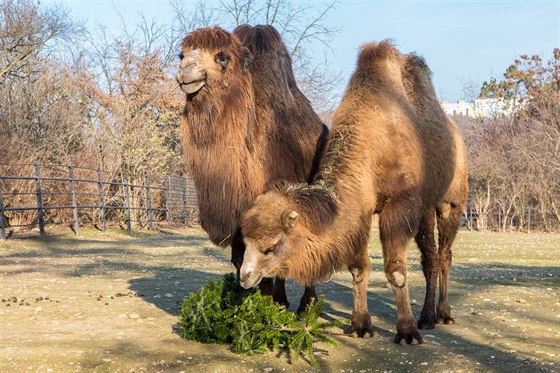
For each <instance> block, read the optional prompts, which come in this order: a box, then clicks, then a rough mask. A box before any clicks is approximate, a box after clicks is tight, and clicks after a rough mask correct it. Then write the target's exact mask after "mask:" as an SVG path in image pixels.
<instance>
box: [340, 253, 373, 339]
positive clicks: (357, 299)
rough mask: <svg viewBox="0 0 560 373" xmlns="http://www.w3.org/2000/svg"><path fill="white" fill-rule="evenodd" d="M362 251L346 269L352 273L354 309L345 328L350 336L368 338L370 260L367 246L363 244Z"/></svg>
mask: <svg viewBox="0 0 560 373" xmlns="http://www.w3.org/2000/svg"><path fill="white" fill-rule="evenodd" d="M362 251H363V253H364V254H363V255H362V256H361V258H360V259H359V260H358V261H357V263H354V264H352V265H350V266H348V270H349V271H350V273H352V280H353V285H354V309H353V310H352V318H351V319H350V320H351V324H350V327H349V328H348V329H347V330H346V334H348V335H350V336H352V337H359V338H369V337H372V336H373V327H372V326H371V316H370V314H369V312H368V307H367V286H368V279H369V271H370V262H369V255H368V253H367V246H365V247H364V248H363V250H362Z"/></svg>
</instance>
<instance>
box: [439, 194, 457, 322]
mask: <svg viewBox="0 0 560 373" xmlns="http://www.w3.org/2000/svg"><path fill="white" fill-rule="evenodd" d="M462 211H463V206H462V205H454V204H450V203H444V204H442V206H440V208H439V209H438V211H437V212H438V213H437V227H438V243H439V249H438V250H439V262H440V273H439V301H438V305H437V307H436V312H437V319H436V321H437V323H439V324H441V323H444V324H449V323H454V322H455V320H454V319H453V317H451V307H450V306H449V302H448V300H447V290H448V287H449V270H450V268H451V262H452V252H451V245H452V244H453V241H454V240H455V236H456V235H457V231H458V230H459V224H460V222H461V214H462Z"/></svg>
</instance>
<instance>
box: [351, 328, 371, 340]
mask: <svg viewBox="0 0 560 373" xmlns="http://www.w3.org/2000/svg"><path fill="white" fill-rule="evenodd" d="M344 334H346V335H347V336H349V337H352V338H364V339H368V338H371V337H373V334H374V332H373V328H372V327H371V325H368V326H365V327H358V326H355V325H350V327H349V328H348V329H346V330H345V331H344Z"/></svg>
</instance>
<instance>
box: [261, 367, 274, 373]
mask: <svg viewBox="0 0 560 373" xmlns="http://www.w3.org/2000/svg"><path fill="white" fill-rule="evenodd" d="M263 372H266V373H268V372H272V368H264V369H263Z"/></svg>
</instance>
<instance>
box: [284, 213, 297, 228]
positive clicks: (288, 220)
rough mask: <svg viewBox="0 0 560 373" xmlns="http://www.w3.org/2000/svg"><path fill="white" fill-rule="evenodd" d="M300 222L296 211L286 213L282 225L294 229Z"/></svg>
mask: <svg viewBox="0 0 560 373" xmlns="http://www.w3.org/2000/svg"><path fill="white" fill-rule="evenodd" d="M298 220H299V214H298V213H297V212H296V211H294V210H292V211H290V212H285V213H284V214H283V215H282V223H283V224H284V227H286V228H293V227H294V225H296V223H297V221H298Z"/></svg>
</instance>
